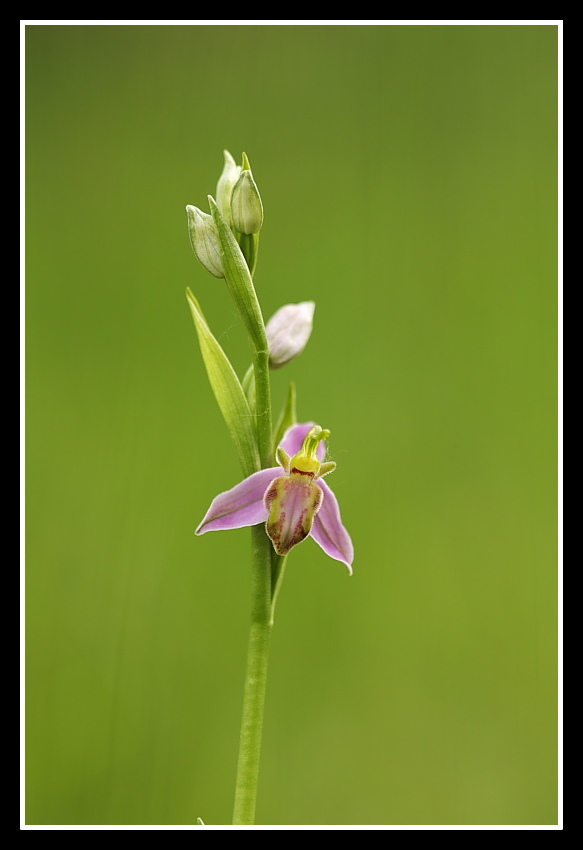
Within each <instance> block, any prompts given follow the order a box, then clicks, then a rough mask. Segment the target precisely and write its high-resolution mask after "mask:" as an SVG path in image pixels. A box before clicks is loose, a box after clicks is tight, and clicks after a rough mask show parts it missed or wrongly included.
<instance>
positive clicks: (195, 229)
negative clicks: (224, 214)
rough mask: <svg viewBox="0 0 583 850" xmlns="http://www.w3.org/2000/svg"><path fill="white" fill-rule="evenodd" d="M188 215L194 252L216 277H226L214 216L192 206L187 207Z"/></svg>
mask: <svg viewBox="0 0 583 850" xmlns="http://www.w3.org/2000/svg"><path fill="white" fill-rule="evenodd" d="M186 214H187V215H188V235H189V236H190V244H191V245H192V250H193V251H194V253H195V254H196V256H197V257H198V259H199V260H200V262H201V263H202V264H203V266H204V267H205V269H207V270H208V271H209V272H210V273H211V274H214V276H215V277H224V276H225V272H224V270H223V261H222V260H221V250H220V247H219V235H218V233H217V228H216V225H215V221H214V219H213V217H212V215H209V214H208V213H204V212H203V211H202V210H199V208H198V207H193V206H191V205H190V204H189V205H188V206H187V207H186Z"/></svg>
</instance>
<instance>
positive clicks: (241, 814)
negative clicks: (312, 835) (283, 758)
mask: <svg viewBox="0 0 583 850" xmlns="http://www.w3.org/2000/svg"><path fill="white" fill-rule="evenodd" d="M251 533H252V541H253V575H252V597H251V630H250V633H249V644H248V650H247V670H246V673H245V690H244V695H243V717H242V720H241V737H240V741H239V762H238V765H237V782H236V786H235V808H234V811H233V824H235V825H251V824H253V823H254V822H255V803H256V800H257V782H258V778H259V757H260V753H261V736H262V732H263V711H264V706H265V688H266V683H267V661H268V656H269V639H270V636H271V548H272V547H271V541H270V540H269V537H268V536H267V534H266V533H265V528H264V527H263V525H255V526H253V527H252V529H251Z"/></svg>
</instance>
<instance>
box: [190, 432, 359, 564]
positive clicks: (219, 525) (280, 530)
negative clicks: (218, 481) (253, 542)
mask: <svg viewBox="0 0 583 850" xmlns="http://www.w3.org/2000/svg"><path fill="white" fill-rule="evenodd" d="M329 436H330V431H327V430H324V429H322V428H320V426H319V425H314V423H313V422H305V423H302V424H299V425H292V427H291V428H288V430H287V431H286V432H285V434H284V436H283V438H282V441H281V443H280V445H279V446H278V449H277V451H276V458H277V462H278V463H279V466H275V467H270V468H269V469H262V470H261V471H260V472H254V473H253V474H252V475H249V476H248V477H247V478H245V479H244V480H243V481H241V482H240V483H239V484H236V485H235V486H234V487H232V488H231V489H230V490H227V491H226V492H224V493H220V494H219V495H218V496H216V498H215V499H213V501H212V503H211V506H210V508H209V509H208V511H207V513H206V516H205V517H204V519H203V521H202V522H201V524H200V525H199V527H198V528H197V530H196V534H205V533H206V532H207V531H223V530H225V529H228V528H243V527H245V526H248V525H258V524H259V523H262V522H264V523H265V527H266V530H267V534H268V535H269V537H270V539H271V542H272V543H273V547H274V549H275V551H276V552H277V554H278V555H287V553H288V552H289V551H290V550H291V549H293V547H294V546H297V544H298V543H301V542H302V541H303V540H305V539H306V537H313V538H314V540H315V541H316V543H318V544H319V545H320V546H321V547H322V549H323V550H324V552H326V554H327V555H329V556H330V557H331V558H334V559H335V560H337V561H342V562H343V563H344V564H346V566H347V567H348V570H349V572H350V574H351V575H352V561H353V559H354V550H353V546H352V541H351V539H350V535H349V534H348V532H347V531H346V529H345V528H344V525H343V524H342V520H341V518H340V509H339V507H338V502H337V500H336V496H335V495H334V493H333V492H332V490H331V489H330V487H329V486H328V484H327V483H326V482H325V481H324V480H323V477H324V476H325V475H328V474H329V473H331V472H333V471H334V469H335V468H336V464H335V463H334V462H333V461H327V462H326V461H324V457H325V455H326V448H325V445H324V440H327V439H328V437H329Z"/></svg>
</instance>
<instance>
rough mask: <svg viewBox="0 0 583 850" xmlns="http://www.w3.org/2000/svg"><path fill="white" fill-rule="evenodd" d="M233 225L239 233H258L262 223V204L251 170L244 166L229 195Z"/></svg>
mask: <svg viewBox="0 0 583 850" xmlns="http://www.w3.org/2000/svg"><path fill="white" fill-rule="evenodd" d="M231 214H232V216H233V225H234V227H235V228H236V230H238V231H239V233H245V234H246V235H247V236H249V235H250V234H251V233H259V231H260V230H261V225H262V224H263V204H262V203H261V197H260V195H259V190H258V188H257V185H256V183H255V180H254V179H253V175H252V174H251V171H250V170H249V169H247V168H244V169H243V170H242V171H241V174H240V176H239V179H238V180H237V182H236V184H235V188H234V189H233V194H232V195H231Z"/></svg>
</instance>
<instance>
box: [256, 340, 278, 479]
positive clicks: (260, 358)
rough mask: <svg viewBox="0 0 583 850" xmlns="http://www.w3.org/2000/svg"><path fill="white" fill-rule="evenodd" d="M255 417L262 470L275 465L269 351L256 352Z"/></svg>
mask: <svg viewBox="0 0 583 850" xmlns="http://www.w3.org/2000/svg"><path fill="white" fill-rule="evenodd" d="M255 416H256V424H257V445H258V446H259V457H260V458H261V468H262V469H267V468H268V467H270V466H273V465H274V457H273V431H272V426H271V390H270V385H269V351H257V350H256V351H255Z"/></svg>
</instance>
